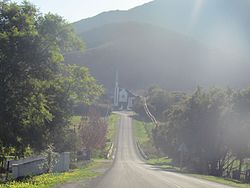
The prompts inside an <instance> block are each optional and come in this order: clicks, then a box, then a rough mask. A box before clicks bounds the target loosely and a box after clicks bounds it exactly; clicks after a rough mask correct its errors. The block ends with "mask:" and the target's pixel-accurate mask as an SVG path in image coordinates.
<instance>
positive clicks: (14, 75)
mask: <svg viewBox="0 0 250 188" xmlns="http://www.w3.org/2000/svg"><path fill="white" fill-rule="evenodd" d="M0 44H1V45H0V146H1V148H12V147H13V148H15V153H16V155H17V156H21V155H23V153H24V151H25V148H26V147H27V146H31V147H32V148H33V149H35V150H37V151H39V150H41V149H43V148H46V146H47V145H48V144H51V143H54V142H57V143H62V141H61V140H57V138H63V137H62V135H63V134H64V133H65V132H67V126H68V125H69V117H70V115H71V111H72V105H73V104H74V102H75V101H76V100H77V101H81V102H82V103H84V104H86V103H91V102H93V100H95V99H96V97H97V96H98V95H100V94H101V93H102V88H101V87H100V86H98V85H97V84H96V81H95V79H94V78H93V77H91V75H90V74H89V72H88V70H87V69H86V68H83V67H76V66H69V65H65V64H63V61H64V55H65V54H66V53H68V52H70V51H75V50H80V51H81V50H82V49H83V45H82V42H81V41H80V40H79V39H78V37H77V36H76V34H75V33H74V30H73V29H72V27H71V25H70V24H68V23H67V22H66V21H65V20H64V19H62V18H61V17H60V16H58V15H53V14H46V15H44V16H43V15H42V14H40V12H39V11H38V10H37V9H36V7H34V6H33V5H32V4H30V3H28V2H26V1H24V2H23V3H22V4H20V5H18V4H16V3H11V2H8V1H1V2H0ZM55 146H56V143H55Z"/></svg>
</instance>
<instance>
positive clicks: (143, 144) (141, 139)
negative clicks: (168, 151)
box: [133, 119, 159, 159]
mask: <svg viewBox="0 0 250 188" xmlns="http://www.w3.org/2000/svg"><path fill="white" fill-rule="evenodd" d="M153 128H154V125H153V123H145V122H143V121H139V120H135V119H134V120H133V132H134V135H135V138H136V144H137V146H138V147H139V148H140V149H141V150H142V152H143V153H144V154H145V156H143V157H144V158H146V159H150V158H154V157H157V156H159V154H158V152H157V150H156V148H155V146H154V144H153V140H152V139H153V138H152V130H153ZM144 154H142V155H144Z"/></svg>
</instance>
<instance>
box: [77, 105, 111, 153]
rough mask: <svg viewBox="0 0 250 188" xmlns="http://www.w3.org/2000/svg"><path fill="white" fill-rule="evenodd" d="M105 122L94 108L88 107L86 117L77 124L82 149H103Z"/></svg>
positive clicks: (105, 131)
mask: <svg viewBox="0 0 250 188" xmlns="http://www.w3.org/2000/svg"><path fill="white" fill-rule="evenodd" d="M106 133H107V122H106V121H105V120H104V119H102V118H101V117H100V115H99V114H98V113H97V111H96V110H95V109H90V111H89V115H88V117H83V118H82V120H81V123H80V125H79V136H80V140H81V147H82V149H87V150H90V151H93V149H103V148H104V147H105V144H106Z"/></svg>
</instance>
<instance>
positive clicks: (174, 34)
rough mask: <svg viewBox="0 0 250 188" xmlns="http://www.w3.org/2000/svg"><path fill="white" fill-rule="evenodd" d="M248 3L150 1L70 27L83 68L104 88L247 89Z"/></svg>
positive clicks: (227, 0) (244, 0)
mask: <svg viewBox="0 0 250 188" xmlns="http://www.w3.org/2000/svg"><path fill="white" fill-rule="evenodd" d="M249 18H250V3H249V1H247V0H241V1H237V2H236V1H235V0H203V1H202V0H186V1H183V0H175V1H170V0H156V1H153V2H150V3H147V4H145V5H143V6H139V7H136V8H134V9H131V10H128V11H111V12H106V13H102V14H100V15H97V16H96V17H93V18H89V19H85V20H81V21H79V22H77V23H74V26H75V28H76V31H77V32H78V34H79V35H80V36H81V37H82V38H83V39H84V41H85V43H86V48H87V49H86V52H85V54H84V55H81V54H71V55H70V56H68V58H67V59H66V60H67V61H70V62H74V63H79V62H81V63H82V64H84V65H86V66H88V67H89V68H90V70H91V72H92V73H93V75H94V76H96V77H97V79H98V80H99V81H100V82H101V83H102V84H104V86H106V87H107V88H112V87H113V80H114V72H115V70H116V69H118V70H119V74H120V80H121V85H123V86H124V87H128V88H131V89H140V88H144V87H149V86H150V85H153V84H158V85H161V86H163V87H165V88H168V89H178V90H187V89H193V88H194V87H196V86H197V85H198V84H199V85H204V86H217V85H219V86H231V87H243V86H247V85H248V84H249V83H250V77H249V76H248V74H249V72H250V65H249V63H250V61H249V55H248V52H249V51H250V37H249V36H248V35H247V33H250V21H249Z"/></svg>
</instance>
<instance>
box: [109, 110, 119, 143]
mask: <svg viewBox="0 0 250 188" xmlns="http://www.w3.org/2000/svg"><path fill="white" fill-rule="evenodd" d="M119 119H120V116H119V115H118V114H111V115H110V116H109V119H108V132H107V140H108V141H114V139H115V135H116V132H117V125H118V121H119Z"/></svg>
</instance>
